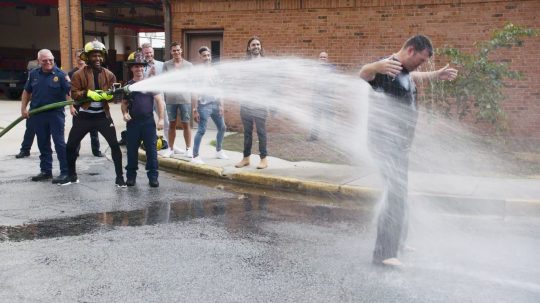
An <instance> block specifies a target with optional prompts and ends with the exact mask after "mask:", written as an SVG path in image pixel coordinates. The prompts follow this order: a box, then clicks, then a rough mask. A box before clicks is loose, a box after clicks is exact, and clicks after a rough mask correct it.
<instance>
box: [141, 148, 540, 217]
mask: <svg viewBox="0 0 540 303" xmlns="http://www.w3.org/2000/svg"><path fill="white" fill-rule="evenodd" d="M139 160H141V161H143V162H144V161H146V154H145V152H144V150H141V149H140V150H139ZM158 162H159V166H160V167H161V168H166V169H168V170H170V171H173V172H175V171H178V172H183V173H188V174H197V175H202V176H209V177H213V178H216V179H220V180H227V181H230V182H235V183H242V184H250V185H254V186H259V187H264V188H272V189H279V190H286V191H290V192H295V193H303V194H308V195H324V196H340V197H345V198H358V199H363V200H375V199H378V197H379V196H380V190H379V189H377V188H374V187H362V186H353V185H338V184H332V183H326V182H320V181H309V180H301V179H297V178H289V177H283V176H275V175H268V174H263V173H254V172H233V173H225V169H224V168H221V167H215V166H210V165H207V164H193V163H191V162H189V161H188V160H183V159H176V158H164V157H160V156H158ZM410 194H411V196H416V197H423V198H429V199H437V200H438V201H440V202H454V203H459V204H461V203H464V202H468V203H470V202H481V203H488V204H497V205H499V204H501V203H502V205H506V207H504V208H507V207H508V206H509V205H514V206H518V205H521V206H525V205H529V206H540V200H538V199H508V198H507V199H495V198H493V197H474V196H462V195H448V194H437V193H427V192H410ZM498 208H502V207H498Z"/></svg>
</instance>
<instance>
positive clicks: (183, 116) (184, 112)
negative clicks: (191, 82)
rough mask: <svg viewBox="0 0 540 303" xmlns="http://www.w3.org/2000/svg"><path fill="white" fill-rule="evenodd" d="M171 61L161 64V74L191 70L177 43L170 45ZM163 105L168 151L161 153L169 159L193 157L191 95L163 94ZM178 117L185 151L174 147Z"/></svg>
mask: <svg viewBox="0 0 540 303" xmlns="http://www.w3.org/2000/svg"><path fill="white" fill-rule="evenodd" d="M171 56H172V59H171V60H169V61H166V62H165V63H164V64H163V72H164V73H166V72H167V71H173V70H178V69H184V68H192V67H193V64H191V63H190V62H188V61H187V60H184V59H183V58H182V48H181V47H180V44H179V43H177V42H173V43H171ZM165 104H166V105H167V115H168V116H169V150H168V151H164V152H163V153H161V155H162V156H164V157H170V156H171V155H173V154H185V156H186V157H189V158H192V157H193V149H192V147H191V127H190V125H189V121H190V120H191V93H180V94H171V93H167V94H165ZM177 116H179V117H180V123H182V129H183V130H184V141H185V143H186V150H185V151H184V150H183V149H181V148H178V147H176V146H174V141H175V139H176V117H177Z"/></svg>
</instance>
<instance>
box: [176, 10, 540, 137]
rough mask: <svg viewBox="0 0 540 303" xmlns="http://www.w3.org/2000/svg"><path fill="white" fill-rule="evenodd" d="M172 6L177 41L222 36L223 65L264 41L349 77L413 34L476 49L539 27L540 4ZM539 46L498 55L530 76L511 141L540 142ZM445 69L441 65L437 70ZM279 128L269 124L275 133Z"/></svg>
mask: <svg viewBox="0 0 540 303" xmlns="http://www.w3.org/2000/svg"><path fill="white" fill-rule="evenodd" d="M171 2H172V4H171V5H172V13H173V17H172V38H173V40H177V41H184V39H183V38H184V31H186V30H195V29H197V30H207V29H223V30H224V34H223V35H224V42H223V43H224V53H223V54H222V56H223V58H241V57H243V56H244V51H245V47H246V42H247V39H248V38H249V37H250V36H252V35H258V36H260V37H261V40H262V42H263V46H264V48H265V52H266V55H267V56H282V55H296V56H304V57H309V58H315V57H316V56H317V55H318V53H319V52H320V51H321V50H327V51H328V52H329V54H330V58H331V60H332V61H333V62H334V63H336V64H338V67H339V69H340V70H342V71H344V72H350V73H353V72H356V71H357V70H358V69H359V67H360V66H361V65H362V64H363V63H366V62H370V61H373V60H375V59H376V58H378V57H380V56H383V55H387V54H390V53H392V52H395V51H397V50H398V49H399V47H400V46H401V44H402V43H403V42H404V41H405V40H406V39H407V38H408V37H410V36H411V35H414V34H419V33H421V34H425V35H428V36H429V37H430V38H431V39H432V41H433V43H434V46H435V47H438V46H439V47H440V46H443V45H445V44H446V45H449V46H454V47H458V48H460V49H462V50H465V51H467V50H472V45H473V43H474V42H475V41H478V40H485V39H487V38H488V37H489V35H490V33H491V32H492V31H493V30H494V29H500V28H501V27H502V26H503V25H504V24H506V23H508V22H512V23H514V24H518V25H523V26H528V27H536V28H540V17H539V16H540V15H539V14H538V12H539V11H540V1H497V0H485V1H473V0H461V1H451V0H440V1H434V0H409V1H407V0H402V1H398V0H371V1H360V0H356V1H354V0H257V1H247V0H246V1H240V0H238V1H235V0H229V1H225V0H221V1H217V0H216V1H212V0H206V1H200V0H181V1H180V0H176V1H171ZM539 40H540V39H539V38H538V37H536V38H530V39H527V40H526V43H525V46H524V47H522V48H519V49H514V50H508V51H504V52H502V54H501V55H500V57H501V58H503V59H508V60H509V61H510V62H511V67H512V68H513V69H516V70H520V71H522V72H523V73H524V78H523V80H521V81H519V82H514V83H512V85H511V87H509V88H508V89H506V90H505V93H506V95H507V97H508V99H507V101H506V102H505V104H504V108H505V110H506V111H507V113H508V123H509V126H510V131H509V134H510V135H513V136H516V137H534V138H537V139H539V138H540V85H539V84H538V81H536V79H535V78H536V75H537V74H538V73H539V72H540V41H539ZM443 63H445V62H438V61H437V66H440V65H442V64H443ZM226 118H227V123H228V125H229V126H230V128H231V129H238V128H239V127H241V124H240V123H239V119H238V110H237V108H229V110H228V112H227V117H226ZM276 124H279V123H269V127H270V128H275V125H276Z"/></svg>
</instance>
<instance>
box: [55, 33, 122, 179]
mask: <svg viewBox="0 0 540 303" xmlns="http://www.w3.org/2000/svg"><path fill="white" fill-rule="evenodd" d="M106 55H107V50H106V48H105V45H103V43H101V42H99V41H92V42H88V43H87V44H86V45H85V46H84V52H83V53H82V54H81V59H83V60H84V61H86V64H87V65H86V66H85V67H83V68H82V69H80V70H78V71H77V72H76V73H75V74H73V80H72V87H71V97H72V98H73V99H75V100H76V101H78V102H79V103H81V107H80V109H79V110H78V111H75V115H74V116H73V127H72V128H71V131H70V132H69V136H68V142H67V148H66V149H67V160H68V168H69V178H68V180H66V182H63V183H61V184H62V185H67V184H71V183H78V182H79V179H78V178H77V170H76V167H75V164H76V161H77V156H78V155H77V147H78V146H79V144H80V143H81V140H82V139H83V138H84V136H86V134H87V133H89V132H90V131H92V130H97V131H98V132H99V133H101V135H102V136H103V137H104V138H105V140H106V141H107V143H108V144H109V147H110V148H111V156H112V159H113V162H114V170H115V172H116V181H115V184H116V186H117V187H126V183H125V181H124V175H123V170H122V152H121V151H120V146H119V145H118V140H117V139H116V129H115V127H114V122H113V120H112V119H111V115H110V112H109V104H108V103H107V101H109V100H111V99H112V98H113V96H112V95H108V94H106V93H105V92H104V91H106V90H108V89H110V88H111V87H112V85H113V83H114V82H115V81H116V77H115V76H114V74H113V73H112V72H111V71H109V70H108V69H106V68H104V67H103V66H102V64H103V58H104V57H105V56H106Z"/></svg>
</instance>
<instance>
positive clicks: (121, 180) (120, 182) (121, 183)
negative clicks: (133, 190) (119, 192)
mask: <svg viewBox="0 0 540 303" xmlns="http://www.w3.org/2000/svg"><path fill="white" fill-rule="evenodd" d="M115 184H116V187H127V185H126V182H124V177H116V182H115Z"/></svg>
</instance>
